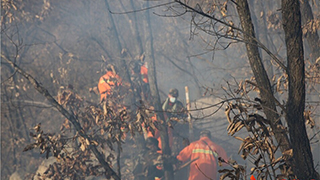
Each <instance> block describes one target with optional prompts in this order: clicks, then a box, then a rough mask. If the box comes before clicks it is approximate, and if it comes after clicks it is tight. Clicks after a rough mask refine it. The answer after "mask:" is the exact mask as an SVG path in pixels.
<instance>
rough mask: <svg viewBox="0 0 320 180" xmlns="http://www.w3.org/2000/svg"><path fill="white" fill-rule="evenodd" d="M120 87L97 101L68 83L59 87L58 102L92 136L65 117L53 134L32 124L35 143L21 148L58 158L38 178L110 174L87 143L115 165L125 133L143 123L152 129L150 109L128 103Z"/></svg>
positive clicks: (77, 177) (138, 129)
mask: <svg viewBox="0 0 320 180" xmlns="http://www.w3.org/2000/svg"><path fill="white" fill-rule="evenodd" d="M122 88H126V86H118V87H115V88H114V89H113V92H112V93H111V94H110V95H109V96H108V98H107V101H103V102H101V103H100V104H95V103H92V102H87V101H85V99H84V98H82V97H80V96H79V95H78V94H76V93H75V92H74V91H73V89H72V88H70V86H69V88H64V87H62V88H61V89H60V92H59V94H58V97H57V99H58V102H59V103H60V104H61V105H63V107H65V108H66V109H68V110H69V111H70V112H71V113H72V114H74V115H76V117H77V119H78V121H79V123H80V124H81V127H82V131H83V132H84V133H85V134H87V135H88V136H89V137H90V139H91V140H90V142H89V140H88V139H85V138H83V137H82V136H80V135H79V133H78V132H75V131H74V128H73V125H72V124H71V123H70V121H69V120H68V119H65V120H64V122H63V124H61V128H60V130H61V132H60V133H59V134H56V135H53V134H50V133H44V132H43V130H42V129H41V124H38V125H36V126H35V127H34V128H33V130H34V133H30V135H31V136H32V137H33V139H34V143H32V144H29V145H27V146H26V147H25V148H24V151H29V150H32V149H35V148H39V149H40V153H41V154H45V155H46V158H48V157H49V156H50V155H53V156H54V157H56V159H57V162H56V163H54V164H52V165H50V167H49V168H48V169H47V170H46V171H45V173H44V174H43V175H41V176H39V177H40V178H42V179H46V178H52V179H65V178H70V179H84V177H87V176H90V175H93V176H101V175H104V176H105V177H107V178H110V177H111V176H110V174H108V172H104V169H103V168H102V167H101V166H100V165H99V163H98V162H97V160H96V159H94V158H92V157H93V154H92V152H91V151H90V149H89V146H96V147H99V148H100V150H101V152H103V153H104V154H105V156H106V158H105V160H106V162H107V163H108V164H109V165H110V167H115V165H114V164H115V163H116V162H117V161H118V160H119V159H118V160H117V161H116V157H118V158H119V157H120V156H117V153H121V152H122V145H123V143H124V140H125V139H126V136H127V135H128V134H131V136H132V137H134V136H135V133H141V134H142V133H143V126H142V124H144V126H145V127H148V128H149V129H150V130H153V131H154V129H155V127H156V124H155V122H154V121H152V119H151V116H153V114H154V112H153V110H152V109H149V110H147V108H146V107H145V106H144V105H143V104H141V105H140V106H136V105H135V104H133V106H130V105H131V104H128V103H127V102H128V101H127V99H126V98H127V96H129V95H130V91H125V89H122ZM124 92H127V93H124ZM115 145H116V146H115ZM116 148H119V149H116ZM116 150H120V151H116ZM118 165H119V164H118ZM126 171H128V169H127V170H126ZM125 173H130V172H125Z"/></svg>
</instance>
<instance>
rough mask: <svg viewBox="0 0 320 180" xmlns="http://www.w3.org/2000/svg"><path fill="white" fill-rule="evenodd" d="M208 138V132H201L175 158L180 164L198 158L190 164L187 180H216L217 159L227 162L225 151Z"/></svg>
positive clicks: (209, 134)
mask: <svg viewBox="0 0 320 180" xmlns="http://www.w3.org/2000/svg"><path fill="white" fill-rule="evenodd" d="M210 138H211V133H210V131H208V130H204V131H201V133H200V139H199V140H198V141H195V142H192V143H191V144H190V145H189V146H187V147H185V148H184V149H183V150H182V151H181V152H180V153H179V155H178V156H177V159H178V160H179V161H182V162H186V161H188V160H190V159H191V160H193V159H196V158H199V159H197V160H195V161H194V162H192V163H191V164H190V174H189V180H207V179H208V178H210V179H213V180H216V176H217V161H218V157H221V158H222V159H224V160H225V161H227V154H226V152H225V150H224V149H223V148H222V147H221V146H219V145H217V144H215V143H214V142H212V141H211V140H210ZM223 165H226V164H225V163H223Z"/></svg>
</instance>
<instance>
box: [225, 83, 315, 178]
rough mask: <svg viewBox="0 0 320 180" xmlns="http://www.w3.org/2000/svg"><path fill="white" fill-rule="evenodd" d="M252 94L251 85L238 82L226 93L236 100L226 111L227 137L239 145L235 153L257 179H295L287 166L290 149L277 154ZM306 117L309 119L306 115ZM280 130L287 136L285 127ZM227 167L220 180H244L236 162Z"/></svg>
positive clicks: (239, 166) (253, 89) (269, 132)
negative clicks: (233, 139)
mask: <svg viewBox="0 0 320 180" xmlns="http://www.w3.org/2000/svg"><path fill="white" fill-rule="evenodd" d="M279 79H280V78H279ZM279 84H280V83H279ZM230 89H232V88H231V87H229V88H225V90H230ZM254 91H255V87H253V86H252V85H248V84H246V83H245V82H242V83H241V82H240V83H239V84H238V88H236V89H234V91H231V92H230V91H229V92H228V94H229V95H232V96H233V97H234V99H236V100H234V101H233V102H229V104H228V105H227V107H226V109H225V114H226V117H227V120H228V122H229V125H228V127H227V131H228V134H229V135H230V136H233V137H234V138H236V139H238V140H239V141H241V142H242V143H241V145H240V147H239V151H238V153H239V154H240V156H241V157H242V158H243V159H248V160H249V161H251V162H252V164H253V167H252V168H251V170H250V175H252V174H257V175H256V176H255V177H256V178H257V179H278V178H292V177H294V176H293V175H292V171H291V168H290V166H289V165H288V163H287V162H288V161H290V160H291V158H292V156H293V153H292V149H290V150H288V151H286V152H283V153H281V151H280V150H279V144H276V142H274V132H273V129H272V128H271V124H270V123H271V122H270V120H268V119H266V118H265V116H264V114H263V112H262V111H261V110H262V104H261V100H260V99H259V98H255V99H254V100H251V99H250V98H249V97H252V96H249V94H250V93H253V92H254ZM240 97H241V98H240ZM280 117H281V115H280ZM306 117H308V113H306ZM309 121H310V120H309ZM279 126H280V125H279ZM279 129H280V130H281V131H283V132H282V133H287V129H286V128H285V127H279ZM244 132H245V133H244ZM237 134H239V135H237ZM244 134H247V135H244ZM229 165H230V166H231V167H232V169H223V170H220V171H219V172H220V173H222V174H223V175H221V177H220V179H225V178H230V179H247V177H246V176H247V175H246V172H245V170H244V169H245V168H243V166H241V165H238V164H237V162H235V161H231V162H229Z"/></svg>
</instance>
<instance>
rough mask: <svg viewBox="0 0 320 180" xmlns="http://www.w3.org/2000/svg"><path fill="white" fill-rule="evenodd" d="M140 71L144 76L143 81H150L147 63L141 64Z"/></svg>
mask: <svg viewBox="0 0 320 180" xmlns="http://www.w3.org/2000/svg"><path fill="white" fill-rule="evenodd" d="M140 73H141V75H142V77H143V79H142V81H143V82H145V83H148V82H149V80H148V68H147V67H146V66H145V65H143V66H141V71H140Z"/></svg>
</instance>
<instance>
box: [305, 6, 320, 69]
mask: <svg viewBox="0 0 320 180" xmlns="http://www.w3.org/2000/svg"><path fill="white" fill-rule="evenodd" d="M300 6H301V7H300V10H301V12H303V13H302V14H301V18H302V19H301V20H302V24H303V26H305V25H308V24H309V23H311V22H312V21H314V18H313V14H312V10H311V7H310V4H309V2H308V0H300ZM314 24H315V23H314ZM314 26H315V25H314ZM305 37H306V39H307V42H308V45H309V47H310V50H311V56H310V58H311V59H310V60H311V62H313V63H315V62H316V60H317V58H319V57H320V40H319V35H318V31H317V29H308V31H307V32H306V34H305Z"/></svg>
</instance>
